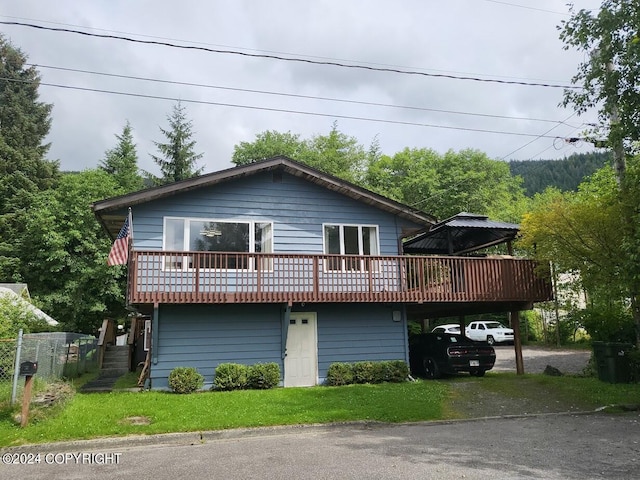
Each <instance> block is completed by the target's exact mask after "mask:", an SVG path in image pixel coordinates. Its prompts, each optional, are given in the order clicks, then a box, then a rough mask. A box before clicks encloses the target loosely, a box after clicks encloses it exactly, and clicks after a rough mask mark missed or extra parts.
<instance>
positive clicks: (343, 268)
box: [322, 222, 380, 272]
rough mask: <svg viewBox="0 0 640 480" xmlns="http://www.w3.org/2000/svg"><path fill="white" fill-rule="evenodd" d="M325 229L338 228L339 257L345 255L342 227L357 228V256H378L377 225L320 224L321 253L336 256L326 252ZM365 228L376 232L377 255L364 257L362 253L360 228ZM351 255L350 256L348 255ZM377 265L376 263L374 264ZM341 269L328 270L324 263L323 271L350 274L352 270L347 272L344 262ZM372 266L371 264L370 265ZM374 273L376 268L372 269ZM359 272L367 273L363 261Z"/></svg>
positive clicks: (378, 231)
mask: <svg viewBox="0 0 640 480" xmlns="http://www.w3.org/2000/svg"><path fill="white" fill-rule="evenodd" d="M326 227H339V228H340V255H346V254H345V253H344V227H358V251H359V252H360V253H358V255H359V256H361V257H366V256H374V257H375V256H379V255H380V226H379V225H375V224H368V223H332V222H326V223H323V224H322V253H323V254H324V255H337V254H334V253H328V252H327V244H326V236H325V228H326ZM363 227H366V228H375V230H376V250H377V251H378V253H377V255H364V254H363V253H362V252H363V251H364V248H363V245H362V228H363ZM350 255H351V254H350ZM376 263H377V262H376ZM341 264H342V265H341V268H340V270H335V269H328V265H327V264H326V262H325V266H324V269H325V271H331V272H351V271H352V270H348V269H347V268H346V265H345V262H344V260H343V261H342V262H341ZM372 265H373V263H372ZM373 270H374V271H377V269H376V268H374V269H373ZM359 271H360V272H368V270H366V269H365V268H364V260H361V261H360V270H359Z"/></svg>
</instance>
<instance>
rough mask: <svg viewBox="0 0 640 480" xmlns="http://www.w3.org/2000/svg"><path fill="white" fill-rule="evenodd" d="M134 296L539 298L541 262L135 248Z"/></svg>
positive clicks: (167, 299)
mask: <svg viewBox="0 0 640 480" xmlns="http://www.w3.org/2000/svg"><path fill="white" fill-rule="evenodd" d="M130 261H131V264H130V265H129V268H130V270H129V272H130V273H129V285H128V297H129V298H128V299H129V303H130V304H133V305H141V304H155V303H294V302H295V303H300V302H309V303H316V302H394V303H413V304H422V303H428V302H439V303H443V302H445V303H446V302H455V303H460V302H535V301H545V300H549V299H551V287H550V283H549V281H548V279H546V278H541V277H539V276H538V274H537V273H536V267H537V264H536V263H535V262H534V261H531V260H525V259H515V258H472V257H449V256H442V257H435V256H376V257H361V256H349V255H298V254H263V253H215V252H166V251H140V250H136V251H133V252H132V254H131V255H130Z"/></svg>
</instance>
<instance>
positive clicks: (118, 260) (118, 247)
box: [107, 216, 129, 265]
mask: <svg viewBox="0 0 640 480" xmlns="http://www.w3.org/2000/svg"><path fill="white" fill-rule="evenodd" d="M128 258H129V217H128V216H127V218H126V219H125V221H124V225H122V228H121V229H120V233H118V236H117V237H116V240H115V242H113V246H112V247H111V251H110V252H109V257H108V258H107V265H124V264H125V263H127V259H128Z"/></svg>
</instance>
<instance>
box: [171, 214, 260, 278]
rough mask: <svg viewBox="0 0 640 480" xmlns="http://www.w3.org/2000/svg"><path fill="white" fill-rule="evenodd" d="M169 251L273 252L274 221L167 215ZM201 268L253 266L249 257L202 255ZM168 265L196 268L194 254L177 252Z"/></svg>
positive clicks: (242, 267) (245, 267) (243, 267)
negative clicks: (185, 254) (222, 219)
mask: <svg viewBox="0 0 640 480" xmlns="http://www.w3.org/2000/svg"><path fill="white" fill-rule="evenodd" d="M163 249H164V250H165V251H167V250H168V251H177V252H185V251H190V252H228V253H231V252H234V253H236V252H240V253H244V252H246V253H273V224H272V223H270V222H254V221H248V222H232V221H220V220H203V219H190V218H169V217H167V218H165V221H164V248H163ZM198 258H200V265H199V266H200V268H231V269H247V268H253V265H251V264H250V263H251V262H250V261H249V260H250V259H249V258H248V257H247V256H234V255H228V256H215V257H214V256H199V257H198ZM167 262H168V263H167V264H166V265H165V267H167V268H177V269H184V268H186V267H188V268H194V267H195V265H194V257H192V256H183V255H176V256H175V257H171V258H170V259H168V260H167Z"/></svg>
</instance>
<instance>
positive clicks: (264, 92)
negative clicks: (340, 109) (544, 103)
mask: <svg viewBox="0 0 640 480" xmlns="http://www.w3.org/2000/svg"><path fill="white" fill-rule="evenodd" d="M27 65H29V66H33V67H37V68H39V69H41V68H46V69H52V70H60V71H65V72H75V73H85V74H89V75H98V76H105V77H112V78H123V79H128V80H140V81H147V82H154V83H162V84H170V85H181V86H188V87H200V88H210V89H216V90H225V91H233V92H242V93H257V94H262V95H274V96H282V97H289V98H303V99H308V100H323V101H330V102H339V103H348V104H354V105H365V106H373V107H385V108H397V109H405V110H414V111H423V112H435V113H445V114H449V115H467V116H475V117H483V118H499V119H505V120H526V121H530V122H544V123H555V124H565V125H567V126H569V127H572V125H569V124H566V123H565V121H563V120H550V119H544V118H532V117H517V116H509V115H495V114H489V113H477V112H462V111H456V110H444V109H437V108H427V107H416V106H411V105H393V104H388V103H379V102H365V101H361V100H347V99H343V98H334V97H322V96H317V95H301V94H295V93H285V92H272V91H267V90H255V89H248V88H238V87H228V86H221V85H210V84H203V83H193V82H182V81H176V80H164V79H159V78H150V77H140V76H134V75H123V74H116V73H107V72H97V71H94V70H82V69H76V68H67V67H57V66H52V65H41V64H34V63H28V64H27Z"/></svg>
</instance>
